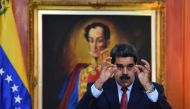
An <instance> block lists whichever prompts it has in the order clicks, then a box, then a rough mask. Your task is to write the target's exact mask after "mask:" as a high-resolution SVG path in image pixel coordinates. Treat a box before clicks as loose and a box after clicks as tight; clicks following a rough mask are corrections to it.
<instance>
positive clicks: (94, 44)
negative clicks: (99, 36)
mask: <svg viewBox="0 0 190 109" xmlns="http://www.w3.org/2000/svg"><path fill="white" fill-rule="evenodd" d="M92 45H93V48H94V49H96V48H97V47H96V46H97V44H96V41H94V42H93V43H92Z"/></svg>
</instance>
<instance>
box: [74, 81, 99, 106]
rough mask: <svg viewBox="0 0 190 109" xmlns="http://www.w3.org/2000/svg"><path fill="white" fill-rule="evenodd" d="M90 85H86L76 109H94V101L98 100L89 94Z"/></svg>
mask: <svg viewBox="0 0 190 109" xmlns="http://www.w3.org/2000/svg"><path fill="white" fill-rule="evenodd" d="M91 86H92V83H91V84H88V86H87V91H86V93H85V94H84V96H83V97H82V99H81V100H80V101H79V103H78V105H77V108H76V109H96V100H97V99H98V98H95V97H94V96H93V95H92V93H91Z"/></svg>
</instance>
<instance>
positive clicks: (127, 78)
mask: <svg viewBox="0 0 190 109" xmlns="http://www.w3.org/2000/svg"><path fill="white" fill-rule="evenodd" d="M120 79H121V80H122V81H123V80H129V79H130V77H129V75H127V74H122V75H121V77H120Z"/></svg>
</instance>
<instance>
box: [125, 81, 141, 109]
mask: <svg viewBox="0 0 190 109" xmlns="http://www.w3.org/2000/svg"><path fill="white" fill-rule="evenodd" d="M142 93H144V92H143V87H142V85H141V84H140V82H139V80H138V79H137V78H136V79H135V81H134V84H133V87H132V90H131V94H130V99H129V102H128V109H136V108H138V106H139V105H138V104H140V102H141V98H142V96H143V94H142Z"/></svg>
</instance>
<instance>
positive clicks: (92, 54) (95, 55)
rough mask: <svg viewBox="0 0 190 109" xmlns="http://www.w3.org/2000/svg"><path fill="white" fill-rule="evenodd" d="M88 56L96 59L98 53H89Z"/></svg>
mask: <svg viewBox="0 0 190 109" xmlns="http://www.w3.org/2000/svg"><path fill="white" fill-rule="evenodd" d="M89 54H90V55H91V56H93V57H94V58H97V57H98V53H93V52H89Z"/></svg>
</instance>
